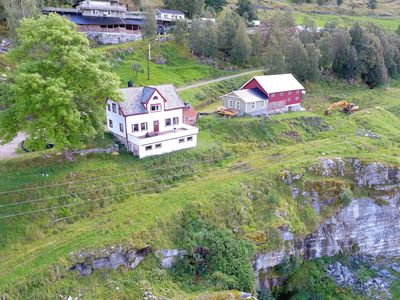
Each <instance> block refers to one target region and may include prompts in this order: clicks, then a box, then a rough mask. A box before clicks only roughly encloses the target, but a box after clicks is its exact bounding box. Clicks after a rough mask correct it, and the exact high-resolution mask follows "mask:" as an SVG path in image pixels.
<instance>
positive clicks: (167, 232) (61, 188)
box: [0, 78, 400, 299]
mask: <svg viewBox="0 0 400 300" xmlns="http://www.w3.org/2000/svg"><path fill="white" fill-rule="evenodd" d="M244 80H245V78H238V79H235V80H233V81H232V82H230V83H223V82H222V85H221V86H219V87H218V90H220V91H226V90H227V89H230V88H236V87H238V86H240V85H241V84H242V81H244ZM306 89H307V95H306V98H305V102H304V106H305V107H306V108H307V109H308V111H307V112H302V113H291V114H285V115H279V116H275V117H273V118H272V119H271V120H268V119H262V118H261V119H259V118H249V117H244V118H238V119H224V118H219V117H216V116H213V115H211V116H206V117H202V118H200V120H199V127H200V134H199V141H198V143H199V147H198V148H196V149H192V150H188V151H183V152H178V153H172V154H168V155H164V156H160V157H154V158H150V159H146V160H138V159H136V158H133V157H132V156H130V155H129V154H125V153H121V154H120V155H119V156H116V157H115V156H112V155H108V154H100V155H89V156H87V157H80V158H78V159H77V161H75V162H65V161H64V160H63V159H62V158H61V157H60V156H57V155H53V157H52V158H45V157H42V155H41V154H40V153H37V154H35V155H31V156H29V157H27V158H24V157H23V158H21V159H17V160H14V161H7V162H1V163H0V171H1V172H2V173H3V174H5V173H7V176H2V177H0V190H1V191H3V192H6V191H12V190H17V191H15V192H12V193H7V194H4V193H3V194H0V203H1V204H2V205H4V204H13V203H16V202H21V201H34V200H36V199H42V198H45V200H42V201H37V202H29V203H27V204H23V205H17V206H7V207H2V215H3V216H5V215H9V214H16V213H23V212H29V211H33V210H38V209H49V210H48V211H46V210H45V211H42V212H38V213H34V214H32V215H26V216H16V217H13V218H6V219H0V230H1V235H0V245H1V246H0V251H1V257H2V259H1V261H0V293H1V292H6V293H7V294H8V295H9V298H10V299H14V298H16V299H21V298H22V299H26V298H32V297H33V298H37V299H52V298H54V295H58V294H63V295H77V294H78V292H79V291H81V292H82V293H83V294H84V295H85V298H87V299H98V298H120V299H122V298H124V297H125V298H126V297H128V298H129V297H131V298H132V297H134V298H135V297H136V298H138V297H141V296H142V293H143V290H145V289H146V288H147V287H149V286H151V287H152V288H153V290H155V292H156V294H158V295H166V296H167V297H170V298H173V299H188V298H191V297H194V295H197V294H199V293H202V292H205V291H208V289H209V288H208V287H207V285H206V284H205V283H202V282H199V283H198V284H197V285H196V286H193V285H187V284H184V283H180V284H178V282H176V281H175V280H174V277H173V276H172V275H171V273H169V272H167V271H165V270H162V269H160V268H159V266H158V263H157V260H156V258H155V257H153V256H151V257H150V258H149V259H146V260H145V261H144V262H143V263H142V264H141V265H140V267H139V268H137V269H135V270H134V271H129V272H128V271H124V270H116V271H112V272H109V273H107V275H104V273H101V272H99V273H98V274H96V275H94V276H89V277H86V278H77V276H76V274H75V273H69V272H66V271H65V270H66V268H67V267H68V266H69V265H70V264H71V262H70V261H69V260H68V256H69V253H70V252H71V251H74V252H76V251H78V250H79V249H94V248H101V247H105V246H107V245H116V244H120V243H124V244H129V245H135V246H137V247H140V246H143V245H151V246H153V247H154V248H173V247H176V246H177V245H176V243H175V242H174V241H175V240H176V236H175V235H176V232H177V231H176V227H177V226H178V224H177V217H178V216H179V212H180V211H182V210H183V209H185V208H186V207H188V206H193V205H195V206H199V207H201V211H203V213H204V215H205V217H206V218H207V219H208V220H210V222H211V221H212V222H215V223H217V224H223V225H220V226H225V227H226V228H228V229H233V228H240V230H239V233H238V235H240V236H242V237H243V238H246V239H248V240H250V241H264V242H263V243H262V244H261V245H260V246H259V251H266V250H271V249H274V248H276V247H278V246H279V241H277V240H273V239H271V237H269V238H268V236H267V237H266V236H265V232H274V230H276V227H278V226H281V225H288V226H289V228H290V229H291V231H292V232H293V233H295V234H296V235H298V236H301V235H304V234H306V233H308V232H310V231H312V230H313V229H314V228H315V227H316V226H317V224H318V223H319V222H321V221H322V220H323V219H324V218H325V217H327V216H329V215H331V214H332V213H334V212H335V209H337V207H335V206H333V207H332V208H331V209H330V210H328V211H326V212H325V214H323V215H318V214H316V213H315V212H314V211H313V210H312V209H311V208H310V206H309V205H307V204H305V203H302V202H297V201H295V200H294V199H293V198H291V197H290V196H289V195H290V193H289V191H288V190H287V188H285V187H283V186H282V185H280V184H279V182H277V181H276V178H277V175H278V174H279V173H280V172H281V171H282V170H285V169H290V170H306V169H307V168H308V167H309V166H310V165H311V164H312V163H314V162H315V161H316V160H317V159H318V158H320V157H338V156H339V157H358V158H360V159H365V160H378V161H384V162H387V163H391V164H400V156H399V154H398V153H399V150H400V147H399V145H400V140H399V136H398V132H400V122H399V118H400V99H399V96H398V95H399V93H400V82H398V81H393V82H392V84H391V86H390V87H389V88H388V89H386V87H385V88H379V89H373V90H370V89H367V88H365V87H363V86H349V85H348V84H347V83H345V82H338V81H334V82H321V83H318V84H308V85H307V86H306ZM213 91H214V88H213V89H207V88H206V87H203V88H201V91H200V90H199V89H196V90H195V91H187V92H185V93H184V94H182V97H183V98H185V100H187V101H192V104H193V105H195V106H198V105H200V104H202V103H204V99H197V98H196V95H198V94H203V95H206V99H208V98H210V99H211V98H213V97H216V96H217V95H215V94H214V92H213ZM338 91H340V92H338ZM339 99H348V100H349V101H352V102H355V103H357V104H358V105H360V107H361V111H359V112H357V113H355V114H353V115H350V116H347V115H343V114H340V113H335V114H333V115H331V116H324V115H323V111H324V109H325V108H326V107H327V106H328V105H329V103H331V102H333V101H337V100H339ZM360 129H364V130H371V131H373V132H374V133H376V134H377V135H379V136H380V139H379V140H375V139H370V138H367V137H363V136H357V135H356V133H357V131H359V130H360ZM289 132H290V133H292V135H288V133H289ZM293 132H295V133H296V134H295V135H293ZM293 136H294V137H293ZM50 153H51V152H50ZM223 157H225V158H224V159H222V160H220V159H221V158H223ZM214 159H217V160H218V161H215V162H208V160H214ZM238 166H239V167H238ZM43 174H44V175H43ZM46 174H48V176H47V175H46ZM118 175H119V176H118ZM305 176H309V175H305ZM94 178H97V180H92V179H94ZM82 180H83V181H82ZM79 181H82V182H81V183H79ZM44 185H45V186H48V185H52V186H51V187H48V188H37V189H33V190H32V189H29V188H32V187H33V188H34V187H36V186H44ZM24 189H28V190H24ZM251 190H256V191H268V195H270V196H268V197H267V199H268V201H266V198H265V197H264V196H260V194H254V198H253V200H252V201H249V200H246V199H248V197H247V196H246V195H247V193H248V191H251ZM88 191H89V192H88ZM60 195H66V196H63V197H60ZM257 195H259V196H257ZM55 197H57V198H55ZM66 204H67V205H66ZM56 206H62V207H60V208H57V209H51V208H52V207H56ZM244 207H246V209H244ZM277 210H278V211H284V212H286V213H287V218H285V219H281V218H278V217H277V216H276V215H275V214H274V211H277ZM63 218H66V219H63ZM265 241H268V242H265ZM117 287H118V290H117V289H116V288H117Z"/></svg>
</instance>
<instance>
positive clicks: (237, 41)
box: [232, 21, 251, 65]
mask: <svg viewBox="0 0 400 300" xmlns="http://www.w3.org/2000/svg"><path fill="white" fill-rule="evenodd" d="M250 54H251V40H250V38H249V37H248V35H247V32H246V25H245V24H244V22H243V21H242V22H240V23H239V26H238V29H237V31H236V35H235V38H234V40H233V48H232V60H233V62H234V63H236V64H238V65H243V64H245V63H246V62H247V61H248V59H249V57H250Z"/></svg>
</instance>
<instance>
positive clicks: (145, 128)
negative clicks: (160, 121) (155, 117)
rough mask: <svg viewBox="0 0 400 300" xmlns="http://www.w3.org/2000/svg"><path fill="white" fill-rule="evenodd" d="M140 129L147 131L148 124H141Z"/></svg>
mask: <svg viewBox="0 0 400 300" xmlns="http://www.w3.org/2000/svg"><path fill="white" fill-rule="evenodd" d="M140 129H141V130H142V131H145V130H147V122H144V123H142V124H140Z"/></svg>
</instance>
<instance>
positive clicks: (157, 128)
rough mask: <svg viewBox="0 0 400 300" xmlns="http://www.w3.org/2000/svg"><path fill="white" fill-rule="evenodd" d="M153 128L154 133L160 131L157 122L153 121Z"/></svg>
mask: <svg viewBox="0 0 400 300" xmlns="http://www.w3.org/2000/svg"><path fill="white" fill-rule="evenodd" d="M153 126H154V132H159V131H160V124H159V123H158V121H154V122H153Z"/></svg>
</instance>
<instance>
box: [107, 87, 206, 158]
mask: <svg viewBox="0 0 400 300" xmlns="http://www.w3.org/2000/svg"><path fill="white" fill-rule="evenodd" d="M121 93H122V96H123V102H114V101H112V100H110V99H108V100H107V107H106V111H107V129H108V131H109V132H111V133H112V134H113V135H114V136H116V137H117V138H118V140H120V141H121V142H123V143H124V144H125V145H126V147H127V148H128V150H129V151H131V152H132V153H133V154H134V155H137V156H139V157H140V158H143V157H147V156H152V155H159V154H163V153H168V152H172V151H177V150H181V149H188V148H193V147H196V146H197V134H198V128H197V127H194V126H190V125H187V124H184V123H183V113H184V109H185V104H184V103H183V101H182V99H181V98H180V97H179V95H178V94H177V92H176V90H175V87H174V86H173V85H160V86H152V87H138V88H124V89H121Z"/></svg>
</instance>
